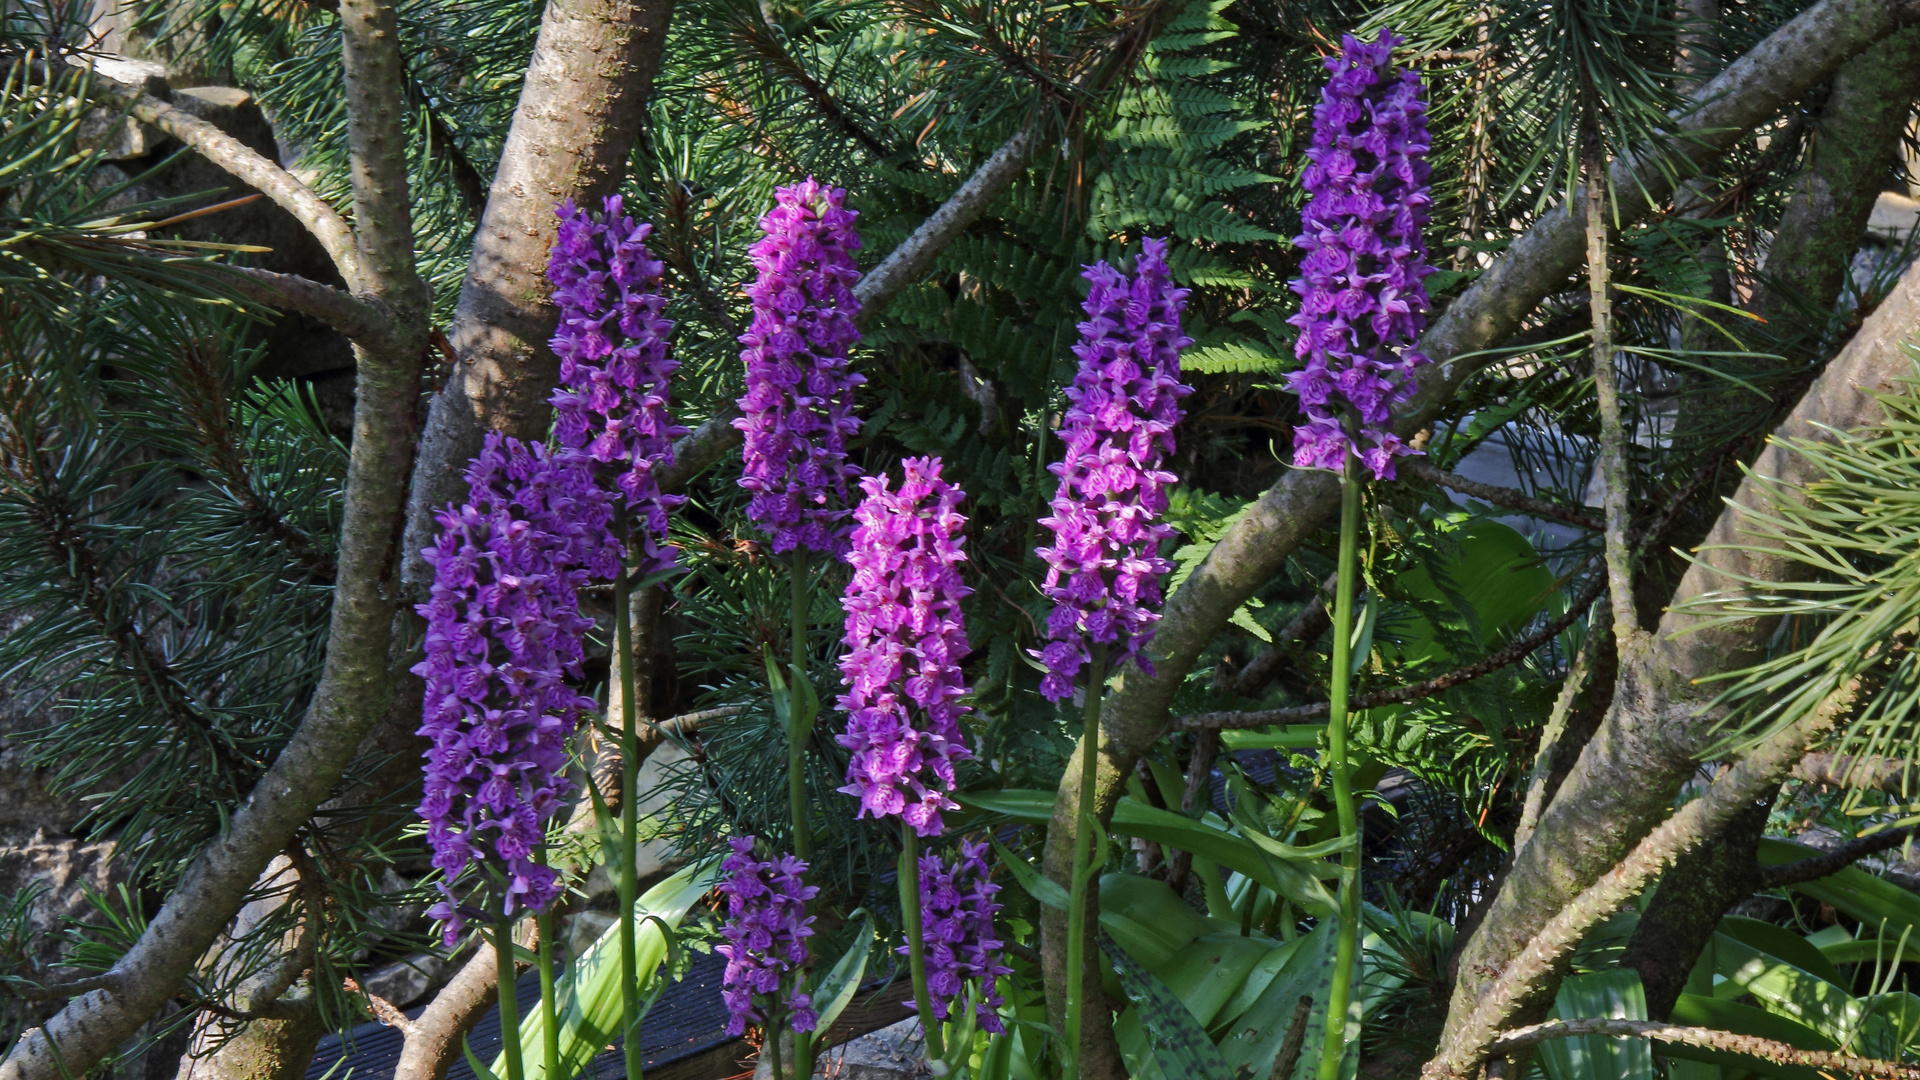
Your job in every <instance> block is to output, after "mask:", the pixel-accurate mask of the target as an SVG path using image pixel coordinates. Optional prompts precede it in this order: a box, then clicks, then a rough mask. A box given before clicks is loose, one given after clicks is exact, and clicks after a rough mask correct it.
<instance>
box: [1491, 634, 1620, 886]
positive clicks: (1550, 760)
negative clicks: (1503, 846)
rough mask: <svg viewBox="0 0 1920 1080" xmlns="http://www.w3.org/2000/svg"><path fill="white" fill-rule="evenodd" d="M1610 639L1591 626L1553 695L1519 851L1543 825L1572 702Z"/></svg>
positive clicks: (1517, 837)
mask: <svg viewBox="0 0 1920 1080" xmlns="http://www.w3.org/2000/svg"><path fill="white" fill-rule="evenodd" d="M1607 640H1608V638H1607V635H1606V634H1605V633H1602V632H1599V631H1598V630H1597V629H1596V628H1591V627H1590V628H1589V630H1588V632H1587V637H1586V640H1584V641H1582V642H1581V643H1580V652H1579V653H1578V654H1577V655H1575V656H1574V658H1573V665H1572V667H1570V668H1569V669H1568V670H1567V678H1566V681H1565V682H1563V683H1561V684H1560V695H1559V696H1558V697H1556V698H1554V701H1553V711H1552V712H1551V713H1548V714H1547V726H1546V727H1545V728H1544V729H1542V731H1541V732H1540V749H1539V751H1538V752H1537V753H1536V754H1535V755H1534V758H1533V774H1532V776H1530V777H1529V778H1528V780H1527V794H1526V798H1525V799H1524V800H1523V801H1522V803H1521V807H1520V824H1519V825H1518V826H1517V827H1515V829H1514V830H1513V850H1515V851H1518V850H1520V848H1521V847H1522V846H1524V845H1525V844H1526V842H1527V840H1528V838H1530V837H1531V836H1533V830H1534V827H1535V826H1537V825H1539V824H1540V815H1541V813H1542V812H1544V811H1545V810H1546V808H1547V778H1548V777H1549V776H1551V775H1553V764H1554V759H1555V758H1556V757H1557V756H1558V755H1559V752H1560V740H1561V738H1563V737H1564V736H1565V735H1566V730H1567V717H1569V716H1571V715H1572V714H1573V702H1574V699H1575V698H1578V697H1579V696H1580V690H1581V688H1582V687H1584V686H1585V685H1586V683H1587V677H1588V676H1589V675H1591V674H1593V662H1594V654H1595V653H1597V652H1598V651H1599V650H1600V649H1602V648H1604V647H1606V642H1607Z"/></svg>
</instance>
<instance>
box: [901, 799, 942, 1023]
mask: <svg viewBox="0 0 1920 1080" xmlns="http://www.w3.org/2000/svg"><path fill="white" fill-rule="evenodd" d="M896 876H897V877H898V878H899V879H900V921H901V922H902V923H904V924H905V926H904V927H903V929H905V930H906V933H907V971H908V973H909V974H910V975H911V976H912V977H913V1004H914V1008H915V1009H916V1010H917V1011H918V1012H919V1013H920V1032H921V1037H922V1038H923V1039H924V1040H925V1042H926V1046H927V1060H928V1061H938V1060H940V1059H941V1058H942V1057H945V1056H946V1047H945V1045H944V1040H942V1039H941V1037H940V1021H938V1020H935V1019H934V1018H933V997H932V996H931V995H929V994H928V993H927V943H926V935H925V934H924V933H922V931H921V928H920V834H919V833H916V832H915V831H914V829H913V826H911V825H909V824H907V823H906V822H905V821H902V822H900V871H899V873H898V874H897V875H896Z"/></svg>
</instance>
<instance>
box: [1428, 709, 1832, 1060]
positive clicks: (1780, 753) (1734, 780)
mask: <svg viewBox="0 0 1920 1080" xmlns="http://www.w3.org/2000/svg"><path fill="white" fill-rule="evenodd" d="M1863 689H1864V686H1863V680H1859V679H1856V680H1854V681H1853V682H1851V683H1849V684H1847V685H1846V686H1845V687H1842V688H1841V689H1840V690H1837V691H1835V692H1834V693H1832V694H1829V695H1828V696H1827V698H1826V700H1824V701H1822V702H1821V703H1820V706H1819V707H1818V708H1817V709H1815V710H1814V711H1813V712H1812V713H1810V714H1808V715H1807V716H1805V717H1802V718H1801V719H1799V720H1797V721H1795V722H1794V723H1792V724H1790V725H1788V726H1787V727H1786V728H1784V729H1782V730H1781V731H1779V732H1777V733H1776V734H1774V735H1773V736H1772V737H1770V738H1768V739H1766V740H1765V741H1763V742H1762V743H1760V744H1759V745H1758V746H1756V747H1754V748H1753V750H1752V751H1750V752H1749V753H1748V754H1747V755H1746V756H1744V757H1742V758H1741V759H1740V760H1739V761H1738V762H1737V763H1735V764H1734V766H1733V767H1732V768H1730V769H1728V770H1727V771H1725V772H1723V773H1721V774H1720V775H1719V776H1718V777H1716V778H1715V779H1714V781H1713V783H1711V784H1709V785H1707V789H1706V791H1705V792H1704V793H1703V794H1702V795H1701V796H1700V797H1699V798H1698V799H1695V800H1693V801H1692V802H1690V803H1687V804H1686V805H1685V806H1682V807H1681V808H1680V809H1679V810H1676V811H1674V813H1673V815H1672V816H1671V817H1669V818H1667V820H1666V821H1664V822H1662V823H1660V825H1659V826H1658V827H1657V828H1655V829H1654V830H1653V831H1652V832H1650V833H1648V834H1647V835H1646V836H1645V837H1644V838H1642V839H1641V840H1640V842H1639V843H1638V844H1636V845H1634V847H1633V850H1632V851H1630V852H1629V853H1628V854H1627V856H1626V857H1625V858H1624V859H1621V860H1620V862H1619V863H1617V864H1616V865H1615V866H1614V867H1613V868H1612V869H1611V870H1608V871H1607V872H1606V873H1605V874H1602V875H1601V876H1600V878H1599V880H1597V881H1595V882H1594V883H1593V884H1592V885H1589V886H1588V887H1587V888H1586V889H1585V890H1583V891H1582V892H1580V894H1579V895H1578V896H1576V897H1574V898H1573V900H1572V901H1570V902H1569V903H1567V904H1566V905H1565V906H1564V907H1562V908H1561V909H1560V910H1559V912H1558V913H1557V914H1555V915H1554V916H1553V917H1552V918H1551V919H1549V920H1547V922H1546V923H1545V925H1543V926H1542V927H1541V928H1540V931H1539V933H1537V934H1535V935H1533V938H1532V940H1530V941H1528V942H1527V944H1526V947H1525V948H1523V949H1521V950H1520V951H1519V953H1518V955H1516V956H1515V957H1514V958H1513V959H1512V961H1511V962H1509V963H1508V964H1507V965H1506V966H1505V967H1504V968H1502V969H1501V970H1500V971H1499V972H1498V974H1496V975H1495V976H1494V977H1493V978H1491V979H1490V980H1488V981H1487V982H1486V983H1484V984H1483V985H1482V986H1481V987H1480V992H1479V994H1478V996H1477V997H1476V999H1475V1001H1476V1004H1475V1006H1474V1008H1473V1010H1472V1012H1471V1014H1470V1015H1468V1016H1467V1017H1465V1018H1464V1019H1460V1018H1454V1019H1455V1020H1456V1022H1455V1023H1451V1024H1449V1025H1448V1033H1447V1036H1446V1038H1445V1040H1444V1041H1443V1042H1442V1043H1441V1046H1440V1051H1439V1053H1438V1054H1436V1055H1435V1056H1434V1059H1433V1060H1432V1061H1429V1062H1428V1063H1427V1064H1426V1066H1425V1068H1423V1069H1422V1070H1421V1076H1422V1078H1423V1080H1446V1078H1464V1077H1470V1076H1472V1075H1473V1074H1474V1073H1475V1072H1476V1071H1478V1069H1479V1068H1480V1066H1481V1065H1482V1064H1484V1063H1485V1062H1486V1060H1487V1056H1488V1055H1489V1054H1490V1053H1492V1047H1493V1043H1494V1040H1496V1039H1497V1038H1499V1037H1500V1029H1501V1028H1502V1027H1503V1026H1505V1025H1506V1024H1507V1023H1509V1022H1511V1020H1512V1019H1513V1017H1514V1016H1515V1014H1517V1013H1518V1012H1519V1011H1520V1009H1521V1008H1523V1007H1524V1006H1525V1005H1526V1004H1527V1003H1528V1001H1529V999H1530V998H1531V997H1532V996H1533V995H1535V994H1537V993H1539V992H1540V988H1541V986H1542V985H1543V983H1544V981H1545V980H1546V979H1547V978H1548V977H1549V976H1550V975H1551V974H1552V973H1553V971H1554V970H1555V968H1556V966H1557V965H1559V964H1560V963H1561V962H1562V961H1563V960H1564V959H1565V958H1566V956H1567V954H1568V953H1570V952H1572V951H1573V948H1574V946H1576V945H1578V944H1579V943H1580V939H1581V938H1582V937H1584V936H1585V935H1586V933H1587V931H1589V930H1591V929H1592V928H1593V927H1595V926H1597V925H1599V923H1600V921H1601V920H1603V919H1605V918H1606V917H1607V916H1608V915H1610V914H1612V913H1613V912H1614V911H1616V910H1618V909H1619V907H1620V905H1621V904H1623V903H1625V902H1627V900H1629V899H1631V898H1632V897H1633V896H1634V895H1635V894H1636V893H1638V892H1639V891H1640V890H1641V889H1642V888H1645V887H1646V885H1647V884H1648V883H1649V882H1651V881H1652V880H1653V879H1654V878H1656V877H1658V876H1659V875H1660V873H1661V872H1662V871H1664V870H1665V869H1666V868H1667V867H1669V866H1671V865H1673V862H1674V860H1676V859H1678V858H1679V857H1680V856H1681V855H1683V854H1685V853H1686V852H1688V851H1690V850H1692V849H1693V848H1694V847H1696V846H1698V845H1699V844H1700V843H1701V842H1702V841H1704V840H1705V839H1706V838H1707V837H1709V836H1712V835H1714V834H1715V833H1717V832H1719V831H1720V830H1721V829H1722V828H1724V827H1725V826H1726V824H1727V822H1729V821H1731V820H1732V819H1733V817H1734V816H1735V815H1736V814H1739V813H1740V812H1741V811H1743V810H1745V809H1746V808H1747V807H1749V806H1751V805H1752V804H1753V802H1754V800H1756V799H1759V798H1761V797H1762V796H1764V795H1766V794H1767V792H1769V791H1771V790H1772V789H1773V788H1775V787H1778V786H1779V784H1780V781H1781V780H1782V779H1784V778H1785V777H1786V775H1787V773H1788V771H1789V770H1791V769H1792V768H1793V763H1794V762H1796V761H1798V760H1799V759H1800V755H1801V754H1803V753H1805V752H1806V748H1807V746H1808V744H1810V743H1812V742H1814V741H1815V740H1817V739H1818V738H1820V737H1821V736H1822V735H1823V734H1825V733H1826V732H1827V731H1828V730H1830V729H1831V728H1832V727H1833V725H1834V722H1835V721H1836V719H1837V718H1838V717H1840V716H1843V715H1845V714H1846V713H1847V712H1849V711H1850V710H1851V709H1852V708H1853V707H1854V703H1855V701H1856V700H1857V699H1858V697H1859V695H1860V694H1861V693H1862V691H1863ZM1536 837H1537V834H1536Z"/></svg>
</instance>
